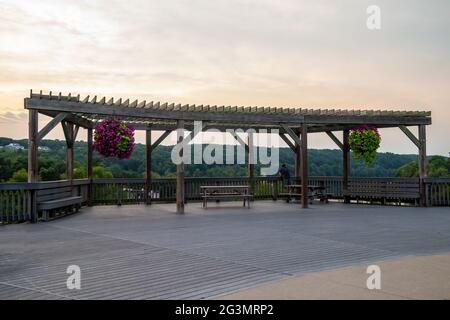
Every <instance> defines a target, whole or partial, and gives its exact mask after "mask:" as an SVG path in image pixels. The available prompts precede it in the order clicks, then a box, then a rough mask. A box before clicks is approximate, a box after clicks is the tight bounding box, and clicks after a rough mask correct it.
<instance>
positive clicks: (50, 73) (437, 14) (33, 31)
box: [0, 0, 450, 155]
mask: <svg viewBox="0 0 450 320" xmlns="http://www.w3.org/2000/svg"><path fill="white" fill-rule="evenodd" d="M370 5H377V6H379V8H380V10H381V11H380V13H381V15H380V17H381V28H380V29H379V30H370V29H368V28H367V25H366V21H367V19H368V17H369V14H368V13H367V12H366V10H367V7H368V6H370ZM449 13H450V1H448V0H433V1H422V0H396V1H392V0H371V1H366V0H345V1H344V0H341V1H336V0H329V1H324V0H316V1H304V0H240V1H236V0H224V1H222V0H190V1H188V0H186V1H175V0H174V1H154V0H145V1H139V0H128V1H115V0H107V1H106V0H105V1H104V0H98V1H95V0H89V1H82V0H81V1H80V0H76V1H75V0H74V1H69V0H57V1H50V0H41V1H35V0H30V1H25V0H0V14H1V18H0V136H7V137H12V138H26V137H27V113H26V112H25V110H24V108H23V98H24V97H26V96H27V95H29V90H30V89H33V90H34V91H39V90H43V91H44V92H46V91H49V90H52V91H53V92H56V93H57V92H60V91H61V92H62V93H63V94H67V93H69V92H72V94H81V95H82V96H84V95H88V94H90V95H95V94H96V95H99V96H106V97H116V98H119V97H124V98H128V97H129V98H130V99H146V100H147V101H150V100H153V101H158V100H161V101H167V102H174V103H182V104H186V103H189V104H210V105H238V106H277V107H303V108H328V109H330V108H337V109H392V110H429V111H432V119H433V125H432V126H430V127H428V129H427V130H428V131H427V138H428V153H429V154H441V155H448V154H449V152H450V139H448V136H449V135H450V129H449V128H450V59H449V58H450V41H449V40H448V39H449V34H450V19H448V14H449ZM46 121H48V118H45V117H41V119H40V126H43V125H45V123H46ZM413 131H414V132H416V130H415V128H414V130H413ZM381 134H382V144H381V148H380V151H389V152H396V153H417V149H416V148H415V147H414V145H413V144H412V142H410V141H409V140H408V138H406V136H404V134H403V133H402V132H401V131H400V130H399V129H384V130H382V131H381ZM48 137H49V138H60V139H62V137H63V134H62V130H61V129H60V128H58V129H55V130H54V131H53V132H52V133H50V134H49V135H48ZM156 137H157V135H155V139H156ZM79 139H81V140H83V139H85V132H80V136H79ZM210 139H213V138H210ZM137 140H138V141H141V142H142V141H143V134H142V133H138V134H137ZM213 140H214V139H213ZM173 141H174V138H173V137H171V138H170V139H168V140H167V143H170V142H173ZM309 147H310V148H336V146H335V145H334V144H333V142H332V141H331V140H330V139H329V138H328V137H327V136H326V135H325V134H312V135H311V137H310V139H309Z"/></svg>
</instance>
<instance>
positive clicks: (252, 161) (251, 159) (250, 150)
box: [247, 131, 256, 197]
mask: <svg viewBox="0 0 450 320" xmlns="http://www.w3.org/2000/svg"><path fill="white" fill-rule="evenodd" d="M247 145H248V157H247V158H248V164H247V166H248V167H247V171H248V182H249V186H250V194H253V196H254V197H256V194H255V190H254V189H255V179H254V175H255V170H254V169H255V160H256V159H255V150H254V144H253V132H252V131H249V132H248V141H247Z"/></svg>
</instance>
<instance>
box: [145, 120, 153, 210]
mask: <svg viewBox="0 0 450 320" xmlns="http://www.w3.org/2000/svg"><path fill="white" fill-rule="evenodd" d="M145 143H146V153H145V155H146V157H145V203H146V204H152V151H153V150H152V130H151V129H150V128H149V129H147V130H146V131H145Z"/></svg>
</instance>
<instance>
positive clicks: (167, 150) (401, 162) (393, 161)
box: [0, 138, 450, 182]
mask: <svg viewBox="0 0 450 320" xmlns="http://www.w3.org/2000/svg"><path fill="white" fill-rule="evenodd" d="M10 143H17V144H18V145H20V146H23V147H24V149H14V148H7V147H5V146H7V145H8V144H10ZM39 146H40V147H41V148H40V150H39V151H38V163H39V179H40V180H41V181H54V180H60V179H65V177H66V172H65V171H66V163H65V156H66V148H65V147H66V144H65V141H62V140H43V141H40V143H39ZM0 147H1V148H0V182H23V181H26V180H27V150H26V148H27V140H26V139H22V140H13V139H9V138H0ZM171 150H172V146H163V145H159V146H158V147H157V148H156V149H155V150H153V153H152V176H153V177H154V178H159V177H175V172H176V168H175V165H174V164H173V163H172V161H171ZM224 150H225V149H224ZM263 152H265V151H263ZM234 153H235V154H236V150H235V152H234ZM86 158H87V144H86V142H83V141H77V142H76V143H75V146H74V177H75V178H77V179H82V178H85V177H86ZM416 159H417V156H416V155H400V154H394V153H378V154H377V158H376V161H375V163H374V164H373V165H371V166H370V167H366V166H365V165H364V163H363V162H360V161H353V160H351V175H352V176H366V177H392V176H402V177H413V176H418V165H417V161H416ZM308 160H309V161H308V171H309V174H310V175H312V176H340V175H342V152H341V151H340V150H332V149H322V150H317V149H309V150H308ZM279 161H280V164H282V163H284V164H286V165H287V167H288V169H289V170H290V172H291V174H293V172H294V154H293V152H292V150H290V149H289V148H279ZM93 163H94V167H93V174H94V178H143V177H144V175H145V145H143V144H136V147H135V150H134V152H133V154H132V156H131V158H130V159H126V160H120V159H115V158H107V159H104V158H102V157H101V156H100V155H98V154H97V153H95V152H94V157H93ZM259 169H260V165H259V164H257V165H255V174H258V173H259ZM449 173H450V159H449V158H446V157H441V156H433V157H430V158H429V160H428V175H429V176H432V177H438V176H441V177H442V176H449V175H450V174H449ZM185 174H186V176H191V177H231V176H245V175H246V174H247V167H246V165H245V164H241V165H238V164H235V165H226V164H215V165H207V164H198V165H196V164H188V165H186V166H185Z"/></svg>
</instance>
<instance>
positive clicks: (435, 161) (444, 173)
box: [396, 156, 450, 177]
mask: <svg viewBox="0 0 450 320" xmlns="http://www.w3.org/2000/svg"><path fill="white" fill-rule="evenodd" d="M426 166H427V176H428V177H449V176H450V158H446V157H442V156H433V157H431V158H430V159H429V160H428V161H427V164H426ZM396 176H397V177H418V176H419V165H418V163H417V161H411V162H409V163H407V164H405V165H403V166H401V167H400V168H399V169H398V170H397V172H396Z"/></svg>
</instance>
